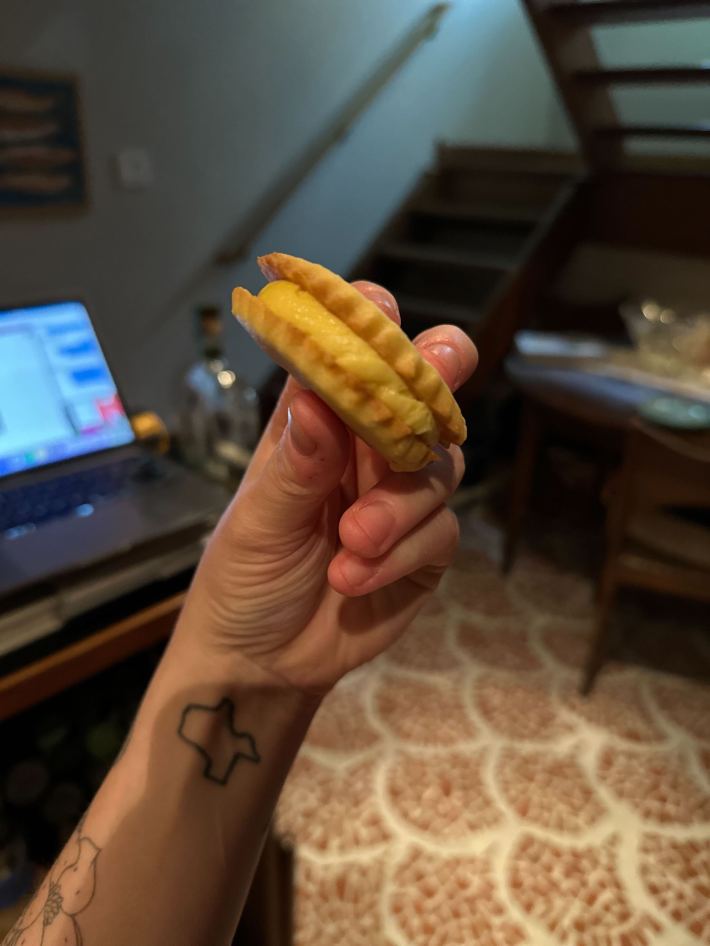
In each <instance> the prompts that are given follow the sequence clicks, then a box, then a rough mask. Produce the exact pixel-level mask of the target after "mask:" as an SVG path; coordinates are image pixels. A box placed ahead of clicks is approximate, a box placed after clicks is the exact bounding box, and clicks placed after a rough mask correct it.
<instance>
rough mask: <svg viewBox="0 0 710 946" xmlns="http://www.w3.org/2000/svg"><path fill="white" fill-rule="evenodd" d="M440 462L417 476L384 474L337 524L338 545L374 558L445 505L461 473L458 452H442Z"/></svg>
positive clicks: (365, 556)
mask: <svg viewBox="0 0 710 946" xmlns="http://www.w3.org/2000/svg"><path fill="white" fill-rule="evenodd" d="M441 453H442V455H441V459H440V460H438V461H437V462H436V463H432V464H430V465H429V466H427V467H425V468H424V469H423V470H419V472H418V473H406V474H403V473H387V474H385V476H384V477H383V478H382V479H381V480H380V481H379V482H378V483H377V484H376V485H375V486H373V488H372V489H371V490H369V492H368V493H366V494H365V495H364V496H362V497H361V498H360V499H358V500H357V501H356V502H355V503H354V504H353V505H352V506H351V507H350V508H349V509H348V510H347V512H345V513H344V515H343V517H342V519H341V520H340V541H341V542H342V544H343V546H344V547H345V548H346V549H347V550H348V551H350V552H353V553H354V554H355V555H358V556H360V557H361V558H376V557H377V556H380V555H384V554H385V553H386V552H388V551H389V550H390V549H391V548H392V546H393V545H395V544H396V543H397V542H399V540H400V539H402V538H403V537H404V536H405V535H407V534H408V533H409V532H411V531H412V530H413V529H415V528H416V526H417V525H418V523H420V522H422V521H423V520H424V519H426V518H427V517H428V516H430V515H431V514H432V513H433V512H436V510H437V509H438V508H439V507H440V506H441V505H442V504H443V503H445V502H446V500H447V499H448V498H449V496H450V495H451V494H452V493H453V492H454V490H455V489H456V488H457V486H458V485H459V483H460V482H461V478H462V476H463V473H464V459H463V454H462V452H461V449H460V448H459V447H456V446H451V447H449V448H448V450H442V452H441Z"/></svg>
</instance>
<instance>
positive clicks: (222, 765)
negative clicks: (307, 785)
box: [177, 697, 261, 785]
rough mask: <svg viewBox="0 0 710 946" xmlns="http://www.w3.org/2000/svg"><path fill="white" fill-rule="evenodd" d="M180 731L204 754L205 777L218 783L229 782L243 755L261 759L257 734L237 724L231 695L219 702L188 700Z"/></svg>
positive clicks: (244, 757) (203, 770)
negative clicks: (257, 748) (256, 741)
mask: <svg viewBox="0 0 710 946" xmlns="http://www.w3.org/2000/svg"><path fill="white" fill-rule="evenodd" d="M177 734H178V737H179V738H180V739H182V741H183V742H186V743H187V744H188V745H190V746H192V747H193V748H194V749H196V750H197V752H199V754H200V755H201V756H202V758H203V760H204V767H203V769H202V775H203V776H204V778H206V779H208V781H210V782H216V783H217V784H218V785H226V784H227V782H228V781H229V778H230V776H231V774H232V772H233V771H234V767H235V765H236V764H237V762H238V761H239V760H240V759H247V760H248V761H249V762H254V763H256V762H261V757H260V756H259V753H258V752H257V750H256V745H255V743H254V737H253V736H251V735H250V734H249V733H246V732H239V731H238V730H237V729H236V728H235V726H234V702H233V701H232V700H230V699H229V698H228V697H224V699H222V700H220V702H219V703H217V705H216V706H203V705H202V704H200V703H188V704H187V706H186V707H185V709H184V710H183V711H182V715H181V717H180V724H179V726H178V730H177Z"/></svg>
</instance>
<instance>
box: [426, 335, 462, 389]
mask: <svg viewBox="0 0 710 946" xmlns="http://www.w3.org/2000/svg"><path fill="white" fill-rule="evenodd" d="M427 351H428V352H431V353H432V355H434V356H435V357H436V359H437V361H438V362H439V363H440V365H441V367H442V368H443V369H444V371H445V373H446V375H447V377H446V378H445V380H446V381H448V383H449V385H450V386H451V387H455V386H456V385H457V384H458V381H459V378H460V377H461V358H460V357H459V353H458V352H457V351H456V349H455V348H452V347H451V346H450V345H444V344H442V343H439V344H437V345H429V346H428V347H427Z"/></svg>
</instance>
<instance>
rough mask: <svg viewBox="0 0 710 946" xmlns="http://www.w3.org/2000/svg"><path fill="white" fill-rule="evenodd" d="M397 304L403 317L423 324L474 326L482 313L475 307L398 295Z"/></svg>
mask: <svg viewBox="0 0 710 946" xmlns="http://www.w3.org/2000/svg"><path fill="white" fill-rule="evenodd" d="M396 297H397V304H398V305H399V310H400V312H401V313H402V316H403V317H404V318H405V319H407V318H410V319H416V320H421V321H423V322H435V323H437V324H438V323H439V322H453V323H454V324H459V325H472V324H475V323H477V322H478V321H480V318H481V311H480V310H479V309H476V308H475V307H474V306H465V305H459V304H457V303H455V302H443V301H439V300H438V299H423V298H421V297H419V296H408V295H401V294H399V293H396Z"/></svg>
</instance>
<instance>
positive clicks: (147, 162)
mask: <svg viewBox="0 0 710 946" xmlns="http://www.w3.org/2000/svg"><path fill="white" fill-rule="evenodd" d="M116 171H117V174H118V181H119V183H120V185H121V187H123V188H125V190H131V191H134V190H145V188H147V187H150V186H151V185H152V184H153V181H154V180H155V174H154V172H153V162H152V161H151V158H150V155H149V154H148V152H147V151H146V150H145V148H123V149H122V150H121V151H119V152H118V154H117V155H116Z"/></svg>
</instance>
